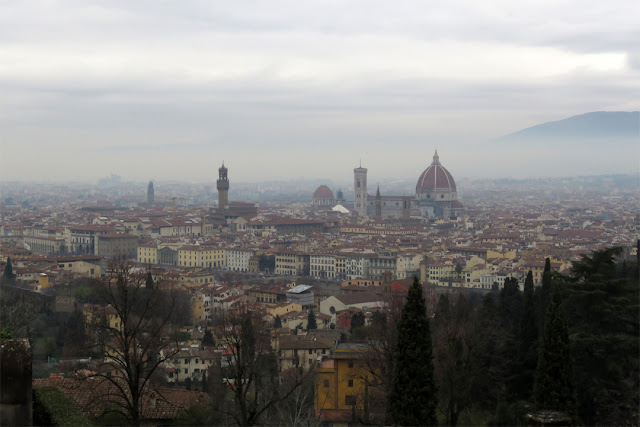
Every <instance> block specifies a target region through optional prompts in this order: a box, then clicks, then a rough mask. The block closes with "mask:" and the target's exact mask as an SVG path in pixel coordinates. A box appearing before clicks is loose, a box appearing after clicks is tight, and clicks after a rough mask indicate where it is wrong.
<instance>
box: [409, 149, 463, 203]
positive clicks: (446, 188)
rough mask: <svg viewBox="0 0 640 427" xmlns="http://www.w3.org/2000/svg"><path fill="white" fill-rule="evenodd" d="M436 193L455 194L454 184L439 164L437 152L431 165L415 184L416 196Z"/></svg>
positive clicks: (447, 172) (449, 175)
mask: <svg viewBox="0 0 640 427" xmlns="http://www.w3.org/2000/svg"><path fill="white" fill-rule="evenodd" d="M433 191H438V192H455V191H456V182H455V181H454V180H453V177H452V176H451V174H450V173H449V171H448V170H447V169H445V168H444V166H442V165H441V164H440V158H439V157H438V151H437V150H436V154H435V155H434V156H433V162H432V163H431V165H430V166H429V167H428V168H426V169H425V170H424V172H422V175H420V178H418V183H417V184H416V195H418V194H424V193H430V192H433Z"/></svg>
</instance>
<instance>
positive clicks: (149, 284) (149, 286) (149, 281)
mask: <svg viewBox="0 0 640 427" xmlns="http://www.w3.org/2000/svg"><path fill="white" fill-rule="evenodd" d="M145 285H146V287H147V289H153V276H152V275H151V272H150V271H149V272H148V273H147V281H146V283H145Z"/></svg>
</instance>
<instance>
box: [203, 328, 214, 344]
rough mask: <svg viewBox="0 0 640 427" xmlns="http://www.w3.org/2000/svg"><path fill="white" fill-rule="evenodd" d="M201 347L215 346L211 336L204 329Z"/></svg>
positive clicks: (208, 331) (209, 332)
mask: <svg viewBox="0 0 640 427" xmlns="http://www.w3.org/2000/svg"><path fill="white" fill-rule="evenodd" d="M202 345H203V346H208V347H213V346H214V345H216V342H215V341H214V340H213V334H212V333H211V331H210V330H208V329H205V331H204V335H203V336H202Z"/></svg>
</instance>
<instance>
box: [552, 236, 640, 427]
mask: <svg viewBox="0 0 640 427" xmlns="http://www.w3.org/2000/svg"><path fill="white" fill-rule="evenodd" d="M621 252H622V250H621V249H620V248H608V249H603V250H599V251H595V252H594V253H593V254H592V255H590V256H587V255H583V256H582V259H581V260H580V261H577V262H574V263H573V267H572V268H571V272H572V275H571V277H562V279H563V282H562V285H563V288H564V291H565V296H564V298H563V299H564V305H565V306H566V307H567V311H566V312H567V319H568V324H569V334H570V337H571V344H572V347H571V350H572V353H573V363H574V365H575V372H576V377H575V385H576V392H577V398H578V415H579V417H580V420H581V422H582V423H584V425H632V424H637V423H638V419H640V414H639V411H638V408H639V407H640V393H639V392H640V287H639V286H640V284H639V283H638V275H635V276H633V277H631V278H620V279H619V278H617V277H616V262H615V260H616V257H617V256H618V255H619V254H620V253H621Z"/></svg>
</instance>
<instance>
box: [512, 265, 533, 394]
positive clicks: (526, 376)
mask: <svg viewBox="0 0 640 427" xmlns="http://www.w3.org/2000/svg"><path fill="white" fill-rule="evenodd" d="M519 335H520V349H519V359H520V375H519V379H518V385H517V392H518V394H520V395H521V396H522V397H527V396H528V395H529V394H530V392H531V389H532V388H533V379H534V373H535V370H536V365H537V364H538V328H537V324H536V313H535V301H534V294H533V273H532V272H531V270H529V273H528V274H527V278H526V279H525V281H524V301H523V308H522V319H521V321H520V334H519Z"/></svg>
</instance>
